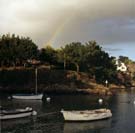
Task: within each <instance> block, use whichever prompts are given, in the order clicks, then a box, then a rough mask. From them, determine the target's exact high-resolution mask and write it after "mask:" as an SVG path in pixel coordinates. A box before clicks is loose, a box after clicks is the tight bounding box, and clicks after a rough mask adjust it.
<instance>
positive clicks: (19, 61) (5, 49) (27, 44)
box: [0, 34, 37, 67]
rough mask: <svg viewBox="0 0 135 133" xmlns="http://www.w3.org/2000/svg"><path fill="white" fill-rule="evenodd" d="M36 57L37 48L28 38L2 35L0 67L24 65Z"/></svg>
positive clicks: (0, 41) (0, 40) (0, 39)
mask: <svg viewBox="0 0 135 133" xmlns="http://www.w3.org/2000/svg"><path fill="white" fill-rule="evenodd" d="M36 57H37V46H36V45H35V44H34V43H33V42H32V40H31V39H30V38H28V37H27V38H25V37H21V38H20V37H19V36H15V35H14V34H13V35H12V36H10V34H7V35H3V36H2V37H1V38H0V66H1V67H2V66H16V65H24V63H26V61H27V60H28V59H35V58H36Z"/></svg>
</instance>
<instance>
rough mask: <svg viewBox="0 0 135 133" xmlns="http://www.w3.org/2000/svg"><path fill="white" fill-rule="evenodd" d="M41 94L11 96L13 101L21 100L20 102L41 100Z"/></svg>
mask: <svg viewBox="0 0 135 133" xmlns="http://www.w3.org/2000/svg"><path fill="white" fill-rule="evenodd" d="M42 97H43V94H15V95H12V98H14V99H22V100H41V99H42Z"/></svg>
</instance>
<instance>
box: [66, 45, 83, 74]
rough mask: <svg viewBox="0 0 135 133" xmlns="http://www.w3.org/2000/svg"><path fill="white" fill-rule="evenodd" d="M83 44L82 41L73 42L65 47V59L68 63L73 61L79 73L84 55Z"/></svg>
mask: <svg viewBox="0 0 135 133" xmlns="http://www.w3.org/2000/svg"><path fill="white" fill-rule="evenodd" d="M82 48H83V45H82V44H81V43H80V42H73V43H71V44H67V45H66V46H65V47H64V48H63V53H64V60H66V62H68V63H72V64H74V65H75V66H76V71H77V73H78V72H79V71H80V64H81V61H82V57H83V51H82Z"/></svg>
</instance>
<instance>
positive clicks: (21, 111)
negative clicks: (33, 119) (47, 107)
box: [0, 108, 35, 120]
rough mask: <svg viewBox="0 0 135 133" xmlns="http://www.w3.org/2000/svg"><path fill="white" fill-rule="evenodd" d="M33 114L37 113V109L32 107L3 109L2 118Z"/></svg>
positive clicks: (0, 114) (0, 115)
mask: <svg viewBox="0 0 135 133" xmlns="http://www.w3.org/2000/svg"><path fill="white" fill-rule="evenodd" d="M32 115H35V111H33V110H32V108H26V109H18V110H15V111H6V110H1V112H0V120H8V119H16V118H23V117H28V116H32Z"/></svg>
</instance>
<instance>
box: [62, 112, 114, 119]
mask: <svg viewBox="0 0 135 133" xmlns="http://www.w3.org/2000/svg"><path fill="white" fill-rule="evenodd" d="M61 113H62V114H63V116H64V119H65V120H66V121H92V120H101V119H106V118H110V117H112V113H111V110H109V109H95V110H83V111H64V110H61Z"/></svg>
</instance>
